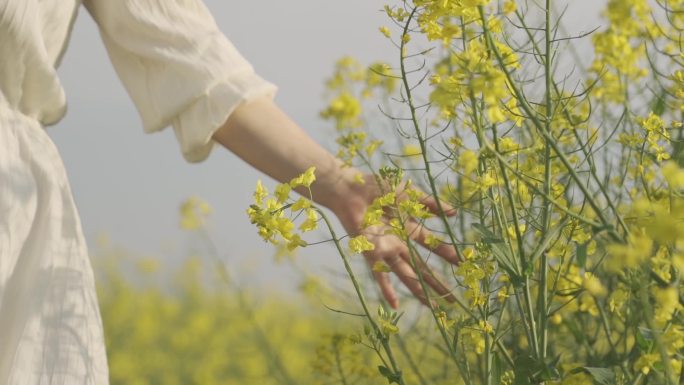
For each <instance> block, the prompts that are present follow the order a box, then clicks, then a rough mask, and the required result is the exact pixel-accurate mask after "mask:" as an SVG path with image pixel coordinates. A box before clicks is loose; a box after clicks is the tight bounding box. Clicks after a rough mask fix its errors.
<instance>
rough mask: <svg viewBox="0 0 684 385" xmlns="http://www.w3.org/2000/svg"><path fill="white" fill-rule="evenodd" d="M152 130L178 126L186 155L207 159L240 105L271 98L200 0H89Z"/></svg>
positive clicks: (111, 53)
mask: <svg viewBox="0 0 684 385" xmlns="http://www.w3.org/2000/svg"><path fill="white" fill-rule="evenodd" d="M84 3H85V6H86V8H87V9H88V11H89V12H90V14H91V15H92V16H93V18H94V19H95V21H96V23H97V24H98V26H99V28H100V34H101V35H102V39H103V41H104V43H105V46H106V47H107V51H108V53H109V56H110V59H111V61H112V63H113V65H114V68H115V69H116V72H117V74H118V75H119V78H120V79H121V81H122V82H123V84H124V86H125V87H126V90H127V91H128V94H129V95H130V97H131V99H132V100H133V102H134V103H135V106H136V108H137V110H138V112H139V114H140V117H141V119H142V122H143V127H144V129H145V132H155V131H159V130H161V129H163V128H165V127H167V126H173V128H174V131H175V133H176V137H177V138H178V141H179V143H180V146H181V150H182V152H183V155H184V157H185V159H187V160H188V161H190V162H199V161H202V160H204V159H205V158H206V157H207V156H208V155H209V152H210V151H211V147H212V144H213V141H212V139H211V137H212V134H213V133H214V132H215V131H216V130H217V129H218V128H219V127H220V126H221V125H222V124H223V123H224V122H225V121H226V120H227V118H228V116H229V115H230V114H231V112H232V111H233V110H234V109H235V108H236V107H237V106H239V105H240V104H241V103H244V102H247V101H249V100H252V99H254V98H258V97H262V96H270V97H272V96H273V95H274V94H275V91H276V87H275V86H274V85H273V84H271V83H269V82H267V81H265V80H263V79H262V78H261V77H259V76H258V75H256V74H255V72H254V69H253V68H252V66H251V65H250V64H249V63H248V62H247V61H246V60H245V59H244V58H243V57H242V56H241V55H240V53H238V51H237V50H236V49H235V47H234V46H233V44H231V42H230V41H228V39H227V38H226V37H225V36H224V35H223V33H222V32H221V31H220V30H219V28H218V27H217V25H216V22H215V21H214V19H213V17H212V16H211V14H210V12H209V10H208V9H207V8H206V7H205V6H204V4H203V3H202V1H201V0H85V1H84Z"/></svg>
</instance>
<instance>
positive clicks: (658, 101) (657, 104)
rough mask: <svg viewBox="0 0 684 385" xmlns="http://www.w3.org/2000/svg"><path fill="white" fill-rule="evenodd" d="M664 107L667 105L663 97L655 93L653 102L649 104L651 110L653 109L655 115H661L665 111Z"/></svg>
mask: <svg viewBox="0 0 684 385" xmlns="http://www.w3.org/2000/svg"><path fill="white" fill-rule="evenodd" d="M663 95H664V92H663ZM665 107H667V105H666V104H665V98H664V97H662V96H660V95H656V97H655V100H653V103H652V105H651V111H653V113H654V114H655V115H658V116H663V113H664V112H665Z"/></svg>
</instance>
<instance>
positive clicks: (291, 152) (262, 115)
mask: <svg viewBox="0 0 684 385" xmlns="http://www.w3.org/2000/svg"><path fill="white" fill-rule="evenodd" d="M214 140H216V141H217V142H218V143H220V144H222V145H223V146H224V147H226V148H227V149H228V150H230V151H231V152H233V153H235V154H236V155H237V156H239V157H240V158H242V159H243V160H245V161H246V162H247V163H249V164H250V165H252V166H254V167H255V168H256V169H258V170H260V171H262V172H264V173H265V174H267V175H269V176H271V177H273V178H274V179H276V180H278V181H280V182H286V181H289V180H290V179H292V178H294V177H296V176H298V175H299V174H301V173H302V172H304V171H305V170H306V169H307V168H309V167H311V166H314V167H316V178H317V180H316V182H315V183H314V184H313V185H312V186H311V192H312V195H313V199H314V200H315V201H316V202H317V203H319V204H321V205H323V206H325V207H328V208H330V209H331V210H333V211H334V212H335V213H339V212H343V211H345V210H341V209H340V205H350V204H354V202H353V201H354V194H355V191H356V189H355V188H354V185H355V182H354V176H355V174H356V173H357V172H358V171H357V170H354V169H352V168H345V167H343V166H342V162H340V161H339V160H338V159H336V158H335V157H334V156H333V155H332V154H330V153H329V152H328V151H326V150H325V149H324V148H323V147H321V146H320V145H319V144H318V143H316V142H315V141H314V140H313V139H311V137H310V136H309V135H307V133H306V132H305V131H304V130H303V129H302V128H301V127H299V126H298V125H297V124H296V123H295V122H293V121H292V120H291V119H290V118H289V117H288V116H287V115H286V114H285V113H284V112H283V111H282V110H281V109H280V108H278V106H276V105H275V104H274V103H273V102H272V101H270V100H269V99H266V98H263V99H259V100H255V101H253V102H250V103H247V104H244V105H242V106H240V107H238V109H236V110H235V111H234V112H233V114H231V116H230V118H229V119H228V121H227V122H226V123H225V124H224V125H223V126H222V127H221V128H220V129H219V130H218V131H217V132H216V133H215V134H214ZM299 193H301V194H304V195H308V191H299ZM340 219H341V220H343V221H344V220H345V219H344V218H340Z"/></svg>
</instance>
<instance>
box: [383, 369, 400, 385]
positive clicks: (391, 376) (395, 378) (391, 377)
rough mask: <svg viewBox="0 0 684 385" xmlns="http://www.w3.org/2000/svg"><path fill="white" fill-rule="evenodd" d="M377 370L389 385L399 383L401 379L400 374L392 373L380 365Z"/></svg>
mask: <svg viewBox="0 0 684 385" xmlns="http://www.w3.org/2000/svg"><path fill="white" fill-rule="evenodd" d="M378 370H379V371H380V374H381V375H382V376H383V377H385V378H386V379H387V382H388V383H389V384H394V383H396V384H398V383H399V379H401V372H398V373H394V372H393V371H391V370H390V369H388V368H387V367H385V366H382V365H380V366H378Z"/></svg>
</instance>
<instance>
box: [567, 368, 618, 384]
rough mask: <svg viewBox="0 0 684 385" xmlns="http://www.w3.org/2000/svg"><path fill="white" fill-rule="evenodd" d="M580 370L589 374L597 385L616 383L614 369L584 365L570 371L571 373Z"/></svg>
mask: <svg viewBox="0 0 684 385" xmlns="http://www.w3.org/2000/svg"><path fill="white" fill-rule="evenodd" d="M580 372H584V373H587V374H589V375H590V376H591V377H592V378H593V379H594V384H596V385H615V372H614V371H613V370H612V369H609V368H594V367H591V366H582V367H579V368H575V369H573V370H571V371H570V373H571V374H575V373H580Z"/></svg>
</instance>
